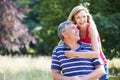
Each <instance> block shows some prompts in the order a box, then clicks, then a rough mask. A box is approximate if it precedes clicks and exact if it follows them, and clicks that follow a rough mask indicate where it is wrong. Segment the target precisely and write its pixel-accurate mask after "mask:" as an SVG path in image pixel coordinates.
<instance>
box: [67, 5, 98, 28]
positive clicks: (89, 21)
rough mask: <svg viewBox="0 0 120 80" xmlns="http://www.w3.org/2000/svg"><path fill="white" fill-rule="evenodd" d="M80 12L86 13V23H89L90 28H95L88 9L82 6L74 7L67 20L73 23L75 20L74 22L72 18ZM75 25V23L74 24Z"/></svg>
mask: <svg viewBox="0 0 120 80" xmlns="http://www.w3.org/2000/svg"><path fill="white" fill-rule="evenodd" d="M81 10H84V11H85V12H86V13H87V22H88V23H90V24H91V25H92V26H95V27H96V24H95V22H94V20H93V18H92V16H91V14H90V13H89V11H88V9H87V8H86V7H84V6H82V5H78V6H76V7H74V8H73V9H72V11H71V12H70V14H69V16H68V19H67V20H71V21H73V22H74V23H75V20H74V16H75V15H76V14H77V13H78V12H80V11H81ZM75 24H76V23H75Z"/></svg>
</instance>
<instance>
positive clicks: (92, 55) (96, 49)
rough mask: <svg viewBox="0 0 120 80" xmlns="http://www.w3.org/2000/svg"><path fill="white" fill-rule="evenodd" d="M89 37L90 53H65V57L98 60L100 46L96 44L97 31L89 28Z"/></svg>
mask: <svg viewBox="0 0 120 80" xmlns="http://www.w3.org/2000/svg"><path fill="white" fill-rule="evenodd" d="M89 37H90V38H91V44H92V51H88V52H75V51H66V52H65V55H66V56H67V57H68V58H75V57H81V58H99V55H100V47H99V46H100V45H99V43H98V31H97V29H96V28H95V27H90V28H89Z"/></svg>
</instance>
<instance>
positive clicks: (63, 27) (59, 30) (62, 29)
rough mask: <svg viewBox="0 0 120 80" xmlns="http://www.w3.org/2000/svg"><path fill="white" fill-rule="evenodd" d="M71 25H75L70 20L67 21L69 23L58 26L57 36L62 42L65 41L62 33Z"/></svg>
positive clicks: (65, 22)
mask: <svg viewBox="0 0 120 80" xmlns="http://www.w3.org/2000/svg"><path fill="white" fill-rule="evenodd" d="M69 24H74V23H73V22H72V21H70V20H67V21H64V22H62V23H60V25H59V26H58V30H57V34H58V37H59V38H60V39H62V40H63V39H64V37H63V35H62V32H64V31H65V30H66V28H67V27H68V25H69Z"/></svg>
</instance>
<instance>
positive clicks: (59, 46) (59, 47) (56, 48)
mask: <svg viewBox="0 0 120 80" xmlns="http://www.w3.org/2000/svg"><path fill="white" fill-rule="evenodd" d="M63 46H64V44H63V43H61V44H58V45H57V46H55V48H54V50H56V51H57V50H60V49H63V48H64V47H63Z"/></svg>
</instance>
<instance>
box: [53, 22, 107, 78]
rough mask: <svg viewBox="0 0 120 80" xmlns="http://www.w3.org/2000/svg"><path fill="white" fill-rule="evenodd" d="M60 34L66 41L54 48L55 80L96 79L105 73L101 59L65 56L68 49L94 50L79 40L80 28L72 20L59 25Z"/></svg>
mask: <svg viewBox="0 0 120 80" xmlns="http://www.w3.org/2000/svg"><path fill="white" fill-rule="evenodd" d="M58 36H59V38H60V39H62V40H63V42H64V43H62V44H60V45H58V46H56V47H55V48H54V50H53V54H52V64H51V69H52V75H53V80H96V79H98V78H100V77H101V76H102V75H104V74H105V71H104V68H103V65H102V63H101V62H100V60H99V59H89V58H79V57H76V58H72V59H69V58H67V57H66V56H65V54H64V52H65V51H66V50H75V51H90V50H92V48H91V46H90V45H89V44H86V43H82V42H78V40H79V30H78V29H77V28H76V26H75V25H74V24H73V22H72V21H65V22H63V23H61V24H60V25H59V27H58ZM95 68H96V69H95Z"/></svg>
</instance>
